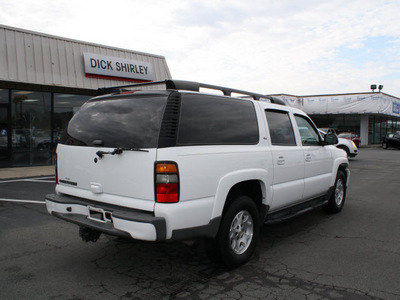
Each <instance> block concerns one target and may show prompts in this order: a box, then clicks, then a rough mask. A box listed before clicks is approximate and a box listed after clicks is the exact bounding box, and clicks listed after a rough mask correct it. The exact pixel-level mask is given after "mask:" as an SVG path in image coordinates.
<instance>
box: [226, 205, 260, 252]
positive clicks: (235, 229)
mask: <svg viewBox="0 0 400 300" xmlns="http://www.w3.org/2000/svg"><path fill="white" fill-rule="evenodd" d="M253 226H254V224H253V218H252V217H251V215H250V213H249V212H247V211H245V210H242V211H240V212H239V213H237V214H236V216H235V217H234V218H233V221H232V224H231V228H230V231H229V239H230V244H231V248H232V250H233V252H235V253H236V254H239V255H240V254H243V253H244V252H245V251H246V250H247V248H249V246H250V244H251V241H252V239H253Z"/></svg>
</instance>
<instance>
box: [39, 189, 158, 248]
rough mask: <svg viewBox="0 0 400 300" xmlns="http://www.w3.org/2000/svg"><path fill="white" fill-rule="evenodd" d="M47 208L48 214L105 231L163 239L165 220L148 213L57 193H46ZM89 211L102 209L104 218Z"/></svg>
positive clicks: (142, 238)
mask: <svg viewBox="0 0 400 300" xmlns="http://www.w3.org/2000/svg"><path fill="white" fill-rule="evenodd" d="M46 207H47V211H48V212H49V213H50V214H52V215H54V216H56V217H58V218H60V219H63V220H65V221H68V222H71V223H75V224H78V225H79V226H84V227H88V228H91V229H95V230H98V231H101V232H104V233H106V234H110V235H115V236H122V237H132V238H134V239H138V240H145V241H163V240H165V239H166V221H165V219H164V218H160V217H155V216H154V215H153V214H152V213H149V212H143V211H137V210H133V209H129V208H123V207H117V206H112V205H106V204H103V203H101V204H100V203H98V202H93V201H89V200H85V199H81V198H77V197H71V196H67V195H56V194H49V195H47V196H46ZM91 210H92V211H93V210H98V211H101V212H102V213H103V214H104V213H105V214H106V216H107V217H106V218H101V217H100V218H98V219H97V218H93V217H91V215H90V214H91V213H90V211H91ZM99 214H100V215H101V213H99Z"/></svg>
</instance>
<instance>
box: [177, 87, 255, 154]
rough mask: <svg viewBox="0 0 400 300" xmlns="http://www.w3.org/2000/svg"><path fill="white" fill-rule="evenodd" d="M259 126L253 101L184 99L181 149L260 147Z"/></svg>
mask: <svg viewBox="0 0 400 300" xmlns="http://www.w3.org/2000/svg"><path fill="white" fill-rule="evenodd" d="M258 140H259V133H258V125H257V118H256V113H255V110H254V105H253V103H252V102H250V101H244V100H236V99H231V98H223V97H218V96H208V95H201V94H199V95H192V94H187V95H183V98H182V106H181V114H180V120H179V132H178V145H181V146H183V145H221V144H242V145H243V144H257V143H258Z"/></svg>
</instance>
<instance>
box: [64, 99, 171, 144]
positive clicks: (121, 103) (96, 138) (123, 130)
mask: <svg viewBox="0 0 400 300" xmlns="http://www.w3.org/2000/svg"><path fill="white" fill-rule="evenodd" d="M166 103H167V96H166V95H160V96H158V95H151V96H143V95H141V96H129V97H126V96H125V97H124V96H121V97H120V98H112V99H111V98H109V99H104V100H103V99H100V100H97V101H89V102H87V103H86V104H84V105H83V106H82V107H81V109H80V110H79V111H78V112H77V113H76V114H75V115H74V117H73V118H72V119H71V121H70V123H69V125H68V128H67V133H68V140H69V141H75V142H72V143H71V142H70V143H68V144H78V145H86V146H92V145H94V144H95V145H101V146H104V147H122V148H155V147H157V143H158V136H159V132H160V127H161V121H162V117H163V113H164V109H165V106H166ZM61 142H62V141H61ZM64 143H65V142H64Z"/></svg>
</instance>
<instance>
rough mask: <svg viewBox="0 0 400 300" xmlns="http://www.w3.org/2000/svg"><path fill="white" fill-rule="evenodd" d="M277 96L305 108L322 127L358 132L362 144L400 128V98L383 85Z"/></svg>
mask: <svg viewBox="0 0 400 300" xmlns="http://www.w3.org/2000/svg"><path fill="white" fill-rule="evenodd" d="M380 88H382V86H380ZM274 96H275V97H277V98H280V99H282V100H284V101H285V103H286V104H288V105H290V106H293V107H296V108H299V109H301V110H303V111H305V112H306V113H307V114H308V115H309V116H310V117H311V118H312V119H313V121H314V123H315V124H316V125H317V126H318V127H319V128H334V129H336V130H338V131H339V132H354V133H356V134H358V135H359V136H360V139H361V145H371V144H380V143H381V142H382V138H383V137H384V136H385V135H386V134H387V133H391V132H394V131H398V130H400V99H399V98H397V97H394V96H391V95H388V94H385V93H382V92H381V89H379V90H378V91H377V92H375V91H373V92H369V93H354V94H336V95H318V96H293V95H284V94H281V95H274Z"/></svg>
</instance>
